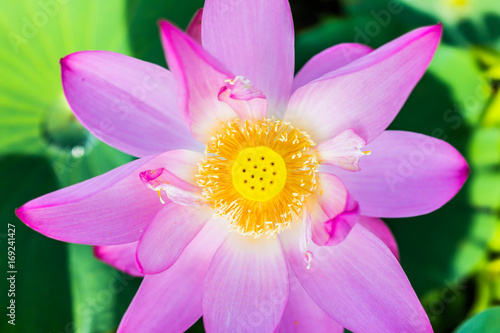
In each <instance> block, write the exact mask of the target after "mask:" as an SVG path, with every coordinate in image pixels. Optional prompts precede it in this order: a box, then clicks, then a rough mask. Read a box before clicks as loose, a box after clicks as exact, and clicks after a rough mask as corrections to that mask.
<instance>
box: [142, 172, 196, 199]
mask: <svg viewBox="0 0 500 333" xmlns="http://www.w3.org/2000/svg"><path fill="white" fill-rule="evenodd" d="M139 177H140V178H141V180H142V182H143V183H144V184H145V185H146V186H147V187H149V188H150V189H152V190H154V191H157V192H158V195H159V196H160V201H161V202H162V203H165V202H164V201H163V199H162V197H161V191H162V190H163V191H165V192H166V193H167V196H168V199H169V200H170V201H172V202H174V203H176V204H178V205H182V206H197V207H199V206H202V205H204V204H205V199H204V198H203V197H202V196H201V194H200V189H199V188H198V187H196V186H194V185H192V184H190V183H187V182H185V181H182V180H181V179H179V178H178V177H176V176H175V175H174V174H173V173H171V172H170V171H168V170H166V169H165V168H160V169H156V170H146V171H143V172H141V173H140V175H139Z"/></svg>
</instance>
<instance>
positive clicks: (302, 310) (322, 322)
mask: <svg viewBox="0 0 500 333" xmlns="http://www.w3.org/2000/svg"><path fill="white" fill-rule="evenodd" d="M289 275H290V296H289V298H288V303H287V305H286V308H285V312H284V313H283V317H282V318H281V321H280V326H279V329H278V333H310V332H314V333H343V332H344V328H343V327H342V326H341V325H340V324H339V323H337V322H336V321H335V320H333V319H332V318H331V317H330V316H329V315H327V314H326V313H325V312H324V311H323V310H321V308H320V307H318V305H317V304H316V303H315V302H314V301H313V300H312V299H311V297H310V296H309V295H308V294H307V292H306V291H305V290H304V288H303V287H302V285H301V284H300V282H299V281H298V280H297V277H295V274H294V273H293V272H291V271H290V270H289Z"/></svg>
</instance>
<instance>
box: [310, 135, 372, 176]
mask: <svg viewBox="0 0 500 333" xmlns="http://www.w3.org/2000/svg"><path fill="white" fill-rule="evenodd" d="M365 144H366V142H365V140H363V139H362V138H360V137H359V136H358V135H357V134H356V133H355V132H354V130H352V129H348V130H345V131H343V132H341V133H340V134H338V135H337V136H335V137H334V138H332V139H330V140H327V141H325V142H323V143H322V144H320V145H319V146H318V148H317V149H318V152H319V155H320V162H321V163H322V164H329V165H333V166H336V167H339V168H342V169H344V170H350V171H359V170H361V169H360V168H359V166H358V162H359V157H360V156H364V155H367V154H369V153H370V152H363V151H361V148H363V147H364V146H365Z"/></svg>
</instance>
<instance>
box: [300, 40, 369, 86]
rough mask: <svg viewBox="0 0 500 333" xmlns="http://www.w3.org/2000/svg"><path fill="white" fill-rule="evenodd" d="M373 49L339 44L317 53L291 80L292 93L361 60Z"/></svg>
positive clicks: (364, 46)
mask: <svg viewBox="0 0 500 333" xmlns="http://www.w3.org/2000/svg"><path fill="white" fill-rule="evenodd" d="M372 51H373V49H372V48H370V47H368V46H366V45H362V44H339V45H335V46H332V47H330V48H328V49H326V50H324V51H323V52H320V53H318V54H317V55H315V56H314V57H312V58H311V60H309V61H308V62H307V63H306V64H305V65H304V67H302V69H301V70H300V71H299V72H298V73H297V75H296V76H295V79H294V80H293V88H292V91H295V90H297V89H299V88H300V87H302V86H305V85H306V84H308V83H309V82H311V81H314V80H316V79H318V78H320V77H322V76H323V75H325V74H328V73H330V72H332V71H334V70H336V69H339V68H341V67H344V66H345V65H347V64H349V63H351V62H353V61H354V60H357V59H359V58H361V57H362V56H365V55H367V54H368V53H370V52H372Z"/></svg>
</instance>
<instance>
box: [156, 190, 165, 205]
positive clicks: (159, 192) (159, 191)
mask: <svg viewBox="0 0 500 333" xmlns="http://www.w3.org/2000/svg"><path fill="white" fill-rule="evenodd" d="M157 192H158V196H159V197H160V202H161V203H162V204H165V201H164V200H163V198H162V197H161V190H158V191H157Z"/></svg>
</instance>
